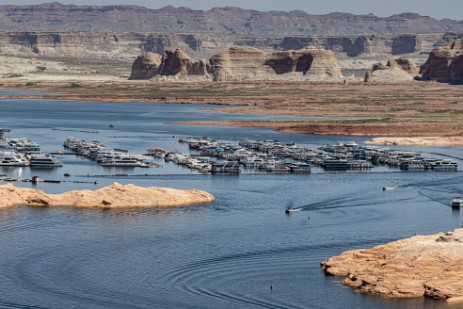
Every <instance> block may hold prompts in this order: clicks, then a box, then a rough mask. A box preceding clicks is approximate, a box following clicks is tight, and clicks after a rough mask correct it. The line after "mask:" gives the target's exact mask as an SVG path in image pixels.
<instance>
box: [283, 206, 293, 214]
mask: <svg viewBox="0 0 463 309" xmlns="http://www.w3.org/2000/svg"><path fill="white" fill-rule="evenodd" d="M294 210H295V209H294V208H292V207H288V208H286V209H285V213H287V214H290V213H292V212H293V211H294Z"/></svg>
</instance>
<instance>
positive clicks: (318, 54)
mask: <svg viewBox="0 0 463 309" xmlns="http://www.w3.org/2000/svg"><path fill="white" fill-rule="evenodd" d="M211 65H212V71H213V74H214V80H216V81H241V80H311V81H331V80H334V81H339V80H341V79H342V78H343V76H342V73H341V70H340V68H339V66H338V64H337V62H336V55H335V54H334V53H333V52H332V51H327V50H322V49H318V48H315V47H307V48H304V49H300V50H288V51H281V52H263V51H261V50H258V49H256V48H252V47H232V48H229V49H228V50H227V51H225V52H223V53H220V54H218V55H216V56H213V57H212V58H211Z"/></svg>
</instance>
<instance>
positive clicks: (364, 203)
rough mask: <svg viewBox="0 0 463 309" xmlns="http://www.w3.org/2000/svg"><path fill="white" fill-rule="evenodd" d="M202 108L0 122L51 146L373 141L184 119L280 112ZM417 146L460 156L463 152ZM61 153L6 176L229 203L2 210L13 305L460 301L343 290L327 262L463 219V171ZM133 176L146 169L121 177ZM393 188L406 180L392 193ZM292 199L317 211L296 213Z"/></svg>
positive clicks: (409, 304) (5, 300)
mask: <svg viewBox="0 0 463 309" xmlns="http://www.w3.org/2000/svg"><path fill="white" fill-rule="evenodd" d="M209 107H210V106H209ZM201 108H202V107H201V106H191V105H157V104H145V103H84V102H60V101H45V100H42V101H37V100H35V101H34V100H4V101H0V127H7V128H10V129H12V132H11V133H9V135H10V136H12V137H28V138H30V139H32V140H34V141H37V142H38V143H40V145H41V146H42V148H43V149H44V150H45V151H49V152H56V151H58V150H61V149H62V147H61V145H62V143H63V141H64V140H65V139H66V138H67V137H70V136H74V137H81V138H85V139H88V140H100V141H103V142H105V143H106V144H107V145H108V146H111V147H118V148H124V149H128V150H130V151H131V152H139V153H142V152H144V151H145V150H147V149H149V148H152V147H156V146H159V147H163V148H166V149H171V150H172V149H178V150H180V151H187V148H186V146H185V145H182V144H179V143H178V137H181V136H204V135H207V136H209V137H211V138H215V139H220V140H227V141H231V142H237V141H239V140H240V139H243V138H252V139H278V140H288V141H290V140H291V141H295V142H297V143H300V144H305V145H307V146H315V145H321V144H327V143H336V142H337V141H340V140H346V139H347V140H354V141H357V142H362V141H364V140H365V138H361V137H355V138H346V137H339V136H309V135H298V134H296V135H289V134H281V133H276V132H273V131H271V130H268V129H249V128H221V127H202V126H179V125H175V124H170V123H171V122H175V121H188V120H217V119H224V120H226V119H269V116H265V117H259V116H250V115H227V114H223V113H220V111H219V110H217V111H210V110H209V111H204V110H202V109H201ZM109 124H113V125H114V127H113V128H109V127H108V125H109ZM52 129H53V130H52ZM62 130H70V131H62ZM78 131H87V133H85V132H78ZM88 132H98V133H88ZM403 148H404V149H412V150H422V151H424V152H437V153H441V154H449V155H454V156H461V154H462V150H463V149H462V147H456V148H442V147H441V148H421V149H420V148H413V147H408V148H405V147H403ZM59 159H60V160H61V161H62V162H63V163H64V167H62V168H59V169H55V170H52V171H46V170H33V171H31V170H30V169H29V168H16V169H6V168H3V169H0V172H1V173H6V174H8V176H12V177H18V176H19V177H30V176H31V175H39V176H40V177H41V178H43V179H64V177H63V174H64V173H70V174H71V177H69V178H66V180H73V181H82V182H85V181H94V180H97V181H98V183H99V184H98V185H93V184H90V183H78V184H76V183H60V184H51V183H40V184H39V185H38V186H37V187H38V188H41V189H43V190H44V191H46V192H49V193H59V192H64V191H67V190H72V189H95V188H100V187H103V186H105V185H108V184H110V183H112V182H114V181H117V182H120V183H123V184H126V183H134V184H136V185H140V186H165V187H174V188H180V189H187V188H197V189H202V190H206V191H209V192H211V193H212V194H214V195H215V196H216V197H217V201H216V202H214V203H212V204H209V205H201V206H193V207H181V208H175V209H149V210H140V209H125V210H99V209H92V210H82V209H67V208H58V209H49V208H32V207H17V208H12V209H3V210H0V246H1V250H0V269H1V271H0V291H1V293H0V307H1V308H211V309H212V308H446V304H445V303H444V302H439V301H431V300H425V299H422V298H418V299H406V300H394V299H383V298H380V297H373V296H368V295H363V294H360V293H357V292H355V291H353V290H351V289H349V288H346V287H344V286H342V285H341V279H340V278H334V277H327V276H325V275H324V273H323V272H322V271H321V270H320V262H321V261H323V260H324V259H326V258H328V257H330V256H333V255H337V254H340V253H341V252H343V251H345V250H350V249H355V248H366V247H372V246H375V245H379V244H383V243H386V242H390V241H394V240H397V239H400V238H405V237H409V236H411V235H414V234H415V233H418V234H430V233H436V232H439V231H449V230H452V229H454V228H457V227H460V226H461V221H462V217H463V216H462V214H460V212H457V211H453V210H452V208H451V207H450V203H451V199H452V197H453V196H455V195H463V185H462V183H463V174H462V173H461V172H454V173H405V172H397V171H394V170H387V169H384V168H374V169H372V170H371V171H370V172H360V173H324V172H320V171H319V172H314V173H312V174H310V175H271V174H258V175H252V174H247V175H240V176H231V177H224V176H212V175H195V174H191V172H190V171H189V170H187V169H184V168H180V167H176V166H174V165H171V164H165V163H162V164H164V165H163V167H161V168H157V169H150V170H149V171H147V170H146V169H133V170H126V169H114V168H112V169H111V168H110V169H107V168H103V167H99V166H97V165H96V163H94V162H91V161H89V160H87V159H85V158H80V157H76V156H73V155H71V156H68V155H66V156H62V157H60V158H59ZM459 163H460V166H461V162H459ZM460 168H461V167H460ZM120 173H127V174H130V175H132V176H109V175H115V174H120ZM145 173H148V174H160V175H152V176H143V175H144V174H145ZM105 175H106V176H105ZM18 185H19V186H24V187H30V186H31V184H28V183H19V184H18ZM383 186H393V187H395V189H394V190H390V191H382V190H381V189H382V187H383ZM288 206H291V207H301V208H302V209H303V210H302V211H299V212H296V213H293V214H292V215H290V216H287V215H285V213H284V209H285V208H286V207H288ZM270 285H273V290H270Z"/></svg>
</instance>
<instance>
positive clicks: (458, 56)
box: [420, 38, 463, 83]
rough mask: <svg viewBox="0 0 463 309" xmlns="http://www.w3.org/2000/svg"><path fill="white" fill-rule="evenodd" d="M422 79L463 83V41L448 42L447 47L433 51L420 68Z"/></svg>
mask: <svg viewBox="0 0 463 309" xmlns="http://www.w3.org/2000/svg"><path fill="white" fill-rule="evenodd" d="M420 72H421V73H422V76H423V79H427V80H436V81H439V82H451V83H462V82H463V39H462V38H460V39H457V40H455V41H452V42H450V43H449V44H448V45H447V46H444V47H439V48H436V49H434V50H433V51H432V52H431V54H430V55H429V58H428V60H427V61H426V63H425V64H423V66H421V70H420Z"/></svg>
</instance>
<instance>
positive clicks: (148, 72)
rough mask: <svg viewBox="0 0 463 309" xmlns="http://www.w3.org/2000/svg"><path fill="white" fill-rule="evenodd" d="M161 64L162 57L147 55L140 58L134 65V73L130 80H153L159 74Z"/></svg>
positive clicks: (152, 54)
mask: <svg viewBox="0 0 463 309" xmlns="http://www.w3.org/2000/svg"><path fill="white" fill-rule="evenodd" d="M161 63H162V57H161V56H160V55H158V54H154V53H146V54H144V55H141V56H138V57H137V59H135V61H134V63H133V65H132V73H131V74H130V77H129V79H144V78H151V77H153V76H155V75H156V74H158V69H159V66H160V65H161Z"/></svg>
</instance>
